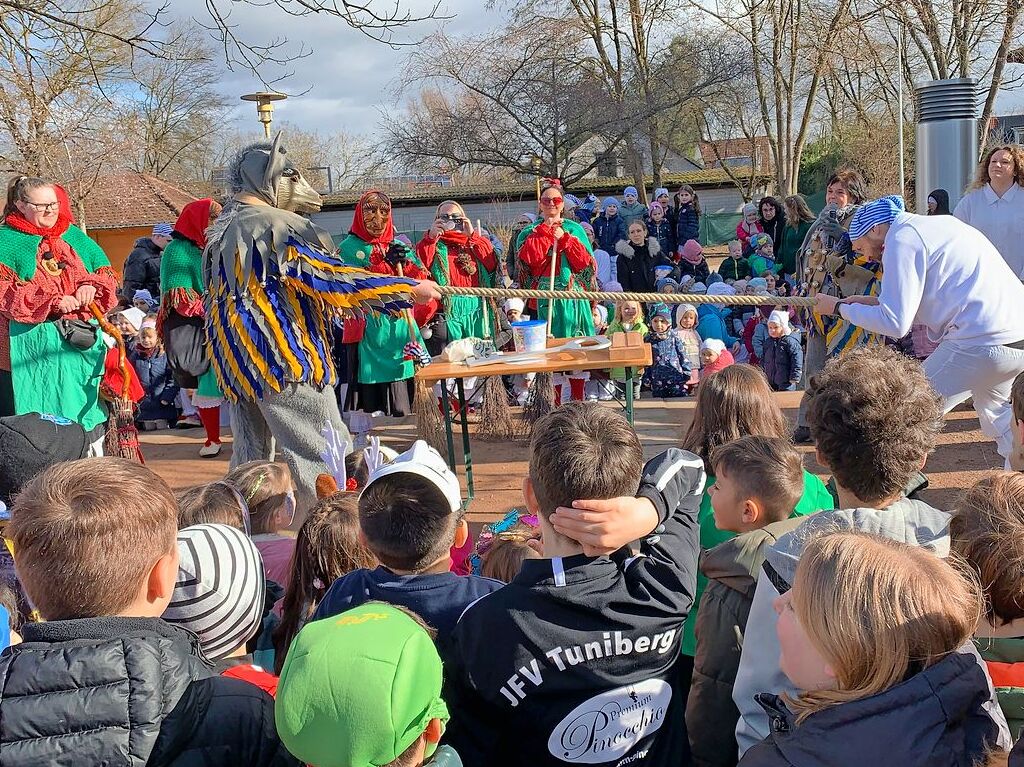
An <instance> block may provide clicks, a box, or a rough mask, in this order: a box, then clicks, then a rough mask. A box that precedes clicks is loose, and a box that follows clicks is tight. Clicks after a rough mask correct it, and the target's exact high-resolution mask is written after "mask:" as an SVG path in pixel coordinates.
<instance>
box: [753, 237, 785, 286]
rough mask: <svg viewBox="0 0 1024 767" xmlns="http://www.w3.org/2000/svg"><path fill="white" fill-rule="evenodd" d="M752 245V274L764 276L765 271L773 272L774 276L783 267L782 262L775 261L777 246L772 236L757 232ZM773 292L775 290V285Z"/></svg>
mask: <svg viewBox="0 0 1024 767" xmlns="http://www.w3.org/2000/svg"><path fill="white" fill-rule="evenodd" d="M750 247H751V249H752V252H751V254H750V273H751V274H757V275H762V276H763V275H764V273H765V272H771V273H772V275H773V276H774V275H775V274H777V273H778V271H779V270H781V269H782V265H781V264H776V263H775V246H774V245H773V243H772V238H771V237H770V236H768V235H767V234H764V233H762V234H755V235H754V236H753V237H751V238H750ZM771 292H774V287H773V288H772V291H771Z"/></svg>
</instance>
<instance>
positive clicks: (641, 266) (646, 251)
mask: <svg viewBox="0 0 1024 767" xmlns="http://www.w3.org/2000/svg"><path fill="white" fill-rule="evenodd" d="M615 252H616V253H618V258H617V260H616V274H617V276H618V278H619V283H620V284H621V285H622V289H623V290H624V291H625V292H627V293H653V292H655V291H654V265H655V264H656V263H658V260H659V259H658V257H659V256H660V255H661V246H660V245H659V244H658V240H657V238H655V237H648V238H647V242H645V243H644V244H643V245H634V244H633V243H632V242H630V241H629V240H619V241H618V242H617V243H616V244H615Z"/></svg>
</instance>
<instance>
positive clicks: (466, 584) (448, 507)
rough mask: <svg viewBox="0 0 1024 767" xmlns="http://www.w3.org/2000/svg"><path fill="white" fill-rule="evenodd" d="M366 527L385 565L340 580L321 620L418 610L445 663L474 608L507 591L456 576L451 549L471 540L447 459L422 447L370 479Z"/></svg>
mask: <svg viewBox="0 0 1024 767" xmlns="http://www.w3.org/2000/svg"><path fill="white" fill-rule="evenodd" d="M359 526H360V529H361V530H362V540H363V541H364V542H365V543H366V547H367V548H368V549H369V550H370V551H371V552H372V553H373V555H374V556H375V557H377V559H378V560H379V561H380V563H381V564H380V567H378V568H376V569H375V570H369V569H359V570H353V571H352V572H350V573H348V574H347V575H343V576H341V577H340V578H338V580H336V581H335V582H334V583H333V584H332V585H331V587H330V588H329V589H328V590H327V593H326V594H325V595H324V598H323V601H321V602H320V604H319V606H318V607H317V609H316V612H315V613H314V616H313V618H314V620H319V619H321V618H327V617H329V616H332V615H337V614H338V613H340V612H343V611H345V610H348V609H350V608H352V607H354V606H356V605H361V604H363V603H364V602H367V601H371V600H379V601H386V602H389V603H390V604H394V605H399V606H401V607H405V608H407V609H409V610H412V611H413V612H415V613H416V614H417V615H419V616H420V617H421V618H423V620H425V621H426V622H427V625H429V626H430V627H431V628H433V629H434V630H436V631H437V638H438V646H439V647H440V648H441V654H442V656H445V654H446V653H445V648H446V645H447V642H448V640H449V638H450V636H451V632H452V630H453V629H454V628H455V623H456V621H457V620H458V619H459V615H461V614H462V611H463V610H465V609H466V607H467V605H469V604H471V603H472V602H474V601H476V600H477V599H479V598H480V597H482V596H486V595H487V594H490V593H491V592H492V591H495V590H497V589H499V588H501V586H502V585H503V584H501V583H500V582H499V581H495V580H492V579H490V578H482V577H480V576H476V575H461V576H460V575H455V574H454V573H452V572H450V568H451V548H452V545H453V543H454V545H455V546H456V547H457V548H461V547H462V546H463V545H465V543H466V539H467V537H468V536H469V529H468V527H467V525H466V520H465V519H464V517H463V511H462V491H461V490H460V488H459V480H458V478H457V477H456V476H455V475H454V474H453V473H452V471H451V469H449V468H448V464H447V463H446V462H445V460H444V459H443V458H442V457H441V455H440V454H439V453H438V452H437V451H436V450H434V449H433V448H432V447H429V446H428V445H427V443H426V442H423V441H422V440H420V441H417V442H416V443H414V444H413V446H412V449H411V450H409V451H407V452H405V453H402V454H401V455H400V456H398V457H397V458H396V459H395V460H394V461H392V462H391V463H389V464H386V465H384V466H381V467H380V468H377V469H375V470H374V471H373V472H371V474H370V481H369V483H368V484H367V485H366V488H365V489H364V490H363V492H362V494H361V495H360V496H359Z"/></svg>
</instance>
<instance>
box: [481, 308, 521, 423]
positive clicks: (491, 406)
mask: <svg viewBox="0 0 1024 767" xmlns="http://www.w3.org/2000/svg"><path fill="white" fill-rule="evenodd" d="M480 303H481V304H482V305H483V309H484V333H485V334H486V335H487V337H488V338H490V337H491V324H490V317H489V312H488V311H487V308H488V304H489V303H490V301H489V300H488V299H486V298H484V299H481V301H480ZM494 311H495V312H497V309H495V310H494ZM494 335H495V336H497V335H498V333H497V331H495V333H494ZM516 432H517V429H516V423H515V419H514V418H513V417H512V408H511V407H509V404H508V392H507V391H505V384H504V382H502V380H501V376H487V378H485V379H484V383H483V401H482V402H481V403H480V428H479V430H478V433H479V434H480V435H481V436H483V437H493V438H494V439H502V440H510V439H515V437H516Z"/></svg>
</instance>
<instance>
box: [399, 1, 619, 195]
mask: <svg viewBox="0 0 1024 767" xmlns="http://www.w3.org/2000/svg"><path fill="white" fill-rule="evenodd" d="M467 51H472V52H473V55H472V56H468V55H467ZM582 55H583V52H582V49H581V45H580V43H579V40H578V36H577V35H576V34H575V33H574V30H573V29H572V28H571V26H569V25H567V24H565V23H564V22H556V21H551V20H548V21H544V20H531V21H530V22H527V23H520V24H513V25H512V26H510V27H508V28H506V29H505V30H504V31H503V32H502V33H500V34H499V35H497V36H490V37H486V38H485V37H480V38H461V39H460V38H452V37H449V36H448V35H446V34H444V33H438V34H436V35H433V36H432V37H430V38H429V39H428V40H427V41H426V43H425V44H424V45H423V46H420V47H419V48H418V49H416V51H415V52H414V53H413V54H412V55H411V56H410V58H409V61H408V63H407V66H406V71H405V75H404V77H403V79H402V84H401V87H403V88H406V89H415V88H417V87H418V88H420V89H421V90H420V94H419V96H418V97H417V98H416V99H415V100H413V101H412V102H410V103H408V104H407V110H406V114H405V115H399V114H387V115H385V124H384V128H385V131H386V133H387V135H388V144H389V147H390V149H391V151H392V153H393V154H395V155H397V156H401V157H404V158H406V159H407V162H409V163H410V164H411V165H412V167H413V168H417V169H421V170H425V171H427V170H432V171H435V172H436V171H438V170H442V169H443V170H447V171H449V172H450V171H453V170H456V169H459V168H463V167H465V166H483V167H492V168H507V169H509V170H511V171H514V172H516V173H523V174H530V173H532V172H533V166H532V163H531V160H532V157H533V156H535V155H536V156H537V157H539V158H540V160H541V167H540V170H541V173H543V174H544V175H548V176H558V177H559V178H562V179H563V180H564V181H566V182H567V183H571V182H572V181H575V180H577V179H579V178H582V177H583V176H585V175H586V174H587V173H589V172H590V171H591V170H593V169H594V168H595V167H597V165H598V162H599V159H598V156H597V154H598V153H596V152H595V149H594V145H593V144H588V142H590V141H591V140H592V139H593V138H594V137H595V136H597V137H600V138H602V141H601V144H600V146H601V148H602V149H614V148H615V146H617V145H618V144H619V143H620V142H621V141H622V126H621V123H620V120H619V116H618V114H617V113H616V111H615V110H614V109H609V108H608V105H607V100H606V98H605V93H604V91H603V89H602V88H601V82H600V79H599V78H598V77H597V76H596V75H595V73H594V72H593V70H592V69H591V68H589V67H588V66H586V65H585V64H584V65H581V64H580V63H579V60H580V58H581V57H582Z"/></svg>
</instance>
